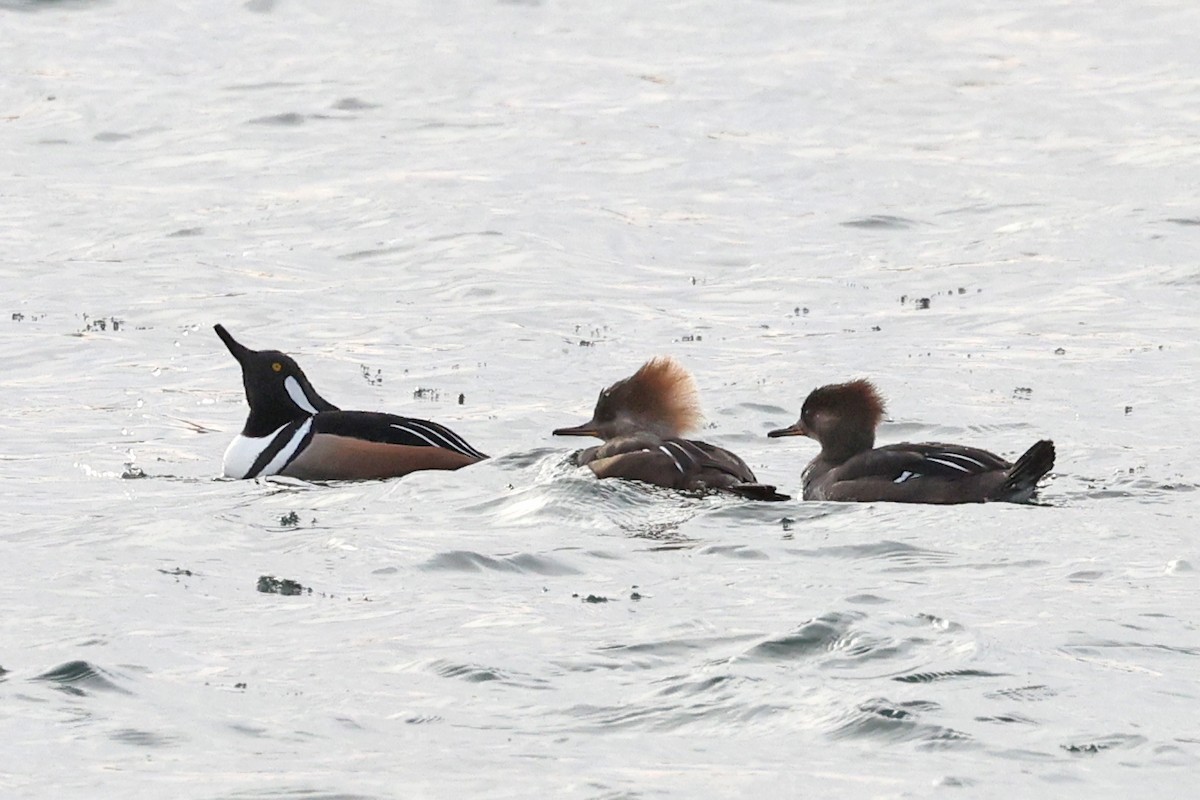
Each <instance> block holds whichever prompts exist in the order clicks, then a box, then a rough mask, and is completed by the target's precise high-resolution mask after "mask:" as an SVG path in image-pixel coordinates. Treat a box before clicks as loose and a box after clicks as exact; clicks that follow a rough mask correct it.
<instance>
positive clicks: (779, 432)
mask: <svg viewBox="0 0 1200 800" xmlns="http://www.w3.org/2000/svg"><path fill="white" fill-rule="evenodd" d="M808 435H809V431H808V428H806V427H804V423H803V422H797V423H796V424H795V425H789V426H787V427H786V428H777V429H775V430H773V431H769V432H768V433H767V436H768V438H771V439H778V438H779V437H780V436H808Z"/></svg>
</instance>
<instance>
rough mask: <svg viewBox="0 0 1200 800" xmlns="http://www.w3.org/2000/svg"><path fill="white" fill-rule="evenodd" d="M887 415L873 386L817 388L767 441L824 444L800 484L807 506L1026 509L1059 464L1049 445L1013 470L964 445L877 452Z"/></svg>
mask: <svg viewBox="0 0 1200 800" xmlns="http://www.w3.org/2000/svg"><path fill="white" fill-rule="evenodd" d="M882 417H883V398H882V397H880V396H879V392H878V391H876V389H875V386H874V385H873V384H871V382H870V381H866V380H856V381H850V382H849V383H838V384H832V385H829V386H822V387H821V388H819V389H814V390H813V391H812V393H811V394H809V396H808V399H807V400H805V401H804V408H803V409H802V410H801V412H800V419H799V421H797V422H796V424H795V425H792V426H790V427H787V428H780V429H779V430H775V431H771V432H770V433H768V434H767V436H770V437H776V436H809V437H811V438H813V439H816V440H817V442H818V443H819V444H820V445H821V452H820V453H819V454H818V455H817V457H816V458H814V459H813V460H812V462H811V463H810V464H809V465H808V467H806V468H805V470H804V475H803V476H802V478H801V480H802V482H803V484H804V499H805V500H842V501H850V502H872V501H876V500H890V501H892V502H896V503H984V502H988V501H994V500H1004V501H1007V502H1010V503H1024V502H1027V501H1028V500H1029V499H1030V498H1031V497H1032V496H1033V493H1034V490H1035V489H1036V488H1037V482H1038V481H1039V480H1041V478H1042V476H1044V475H1045V474H1046V473H1047V472H1049V471H1050V469H1051V468H1052V467H1053V466H1054V443H1053V442H1051V441H1050V440H1049V439H1044V440H1042V441H1040V442H1037V443H1036V444H1034V445H1033V447H1031V448H1029V450H1027V451H1026V452H1025V454H1024V455H1023V456H1021V457H1020V458H1018V459H1017V461H1016V463H1015V464H1011V463H1009V462H1008V461H1005V460H1004V459H1003V458H1000V456H997V455H995V454H994V453H989V452H988V451H986V450H980V449H978V448H975V447H965V446H963V445H959V444H939V443H936V442H928V443H924V444H889V445H886V446H884V447H875V428H876V426H877V425H879V420H880V419H881V418H882ZM872 448H874V449H872Z"/></svg>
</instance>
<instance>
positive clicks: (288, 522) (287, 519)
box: [279, 511, 300, 528]
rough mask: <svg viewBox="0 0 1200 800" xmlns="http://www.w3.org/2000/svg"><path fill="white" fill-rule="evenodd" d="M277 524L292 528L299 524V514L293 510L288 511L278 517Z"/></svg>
mask: <svg viewBox="0 0 1200 800" xmlns="http://www.w3.org/2000/svg"><path fill="white" fill-rule="evenodd" d="M279 524H280V525H282V526H283V527H285V528H294V527H296V526H297V525H299V524H300V515H299V514H297V513H296V512H295V511H289V512H288V513H286V514H284V515H283V516H282V517H280V518H279Z"/></svg>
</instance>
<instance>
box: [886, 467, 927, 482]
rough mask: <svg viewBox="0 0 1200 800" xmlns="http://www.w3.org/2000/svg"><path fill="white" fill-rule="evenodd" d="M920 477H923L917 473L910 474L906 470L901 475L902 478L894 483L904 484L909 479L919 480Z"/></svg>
mask: <svg viewBox="0 0 1200 800" xmlns="http://www.w3.org/2000/svg"><path fill="white" fill-rule="evenodd" d="M919 477H921V476H920V475H919V474H917V473H916V472H909V471H908V470H904V471H903V472H901V473H900V477H899V478H896V480H894V481H892V483H904V482H905V481H906V480H908V479H909V478H919Z"/></svg>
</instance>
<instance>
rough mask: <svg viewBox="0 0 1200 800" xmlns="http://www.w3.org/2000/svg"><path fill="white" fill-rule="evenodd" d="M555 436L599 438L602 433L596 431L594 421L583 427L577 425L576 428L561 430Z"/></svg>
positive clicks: (584, 424)
mask: <svg viewBox="0 0 1200 800" xmlns="http://www.w3.org/2000/svg"><path fill="white" fill-rule="evenodd" d="M554 435H555V436H599V435H600V433H599V432H598V431H597V430H596V423H595V421H594V420H588V421H587V422H585V423H583V424H582V425H576V426H575V427H574V428H559V429H558V430H556V431H554Z"/></svg>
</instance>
